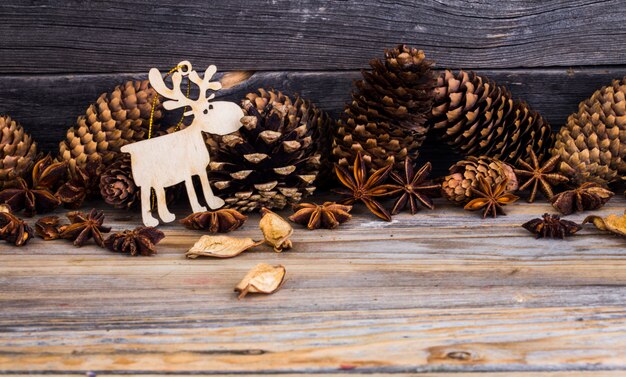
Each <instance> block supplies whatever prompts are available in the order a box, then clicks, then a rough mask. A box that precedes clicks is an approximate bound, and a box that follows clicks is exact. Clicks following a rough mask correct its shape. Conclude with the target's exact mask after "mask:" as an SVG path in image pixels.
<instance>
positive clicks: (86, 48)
mask: <svg viewBox="0 0 626 377" xmlns="http://www.w3.org/2000/svg"><path fill="white" fill-rule="evenodd" d="M0 14H2V15H3V22H2V23H0V35H1V36H2V38H1V39H0V73H78V72H80V73H111V72H128V71H131V72H144V71H147V70H148V69H149V68H150V67H153V66H157V67H160V68H165V67H169V66H172V65H173V64H176V63H177V62H178V61H179V60H180V59H181V58H188V59H190V60H192V61H193V62H194V64H197V65H198V66H207V65H208V64H217V66H218V67H220V68H221V69H228V70H230V69H254V70H348V69H360V68H362V67H364V66H365V65H366V64H367V62H368V61H369V59H370V58H371V57H374V56H379V55H380V54H381V53H382V50H383V49H384V48H389V47H393V46H394V45H396V44H398V43H407V44H410V45H414V46H416V47H419V48H422V49H424V50H425V51H427V53H428V55H429V56H430V57H431V58H433V59H435V60H436V61H438V62H439V64H440V65H441V66H442V67H472V68H514V67H545V66H561V67H568V66H579V65H614V64H623V63H624V61H625V60H626V53H625V52H624V51H626V49H624V46H623V45H622V43H624V42H622V38H619V36H620V35H622V34H624V32H625V31H626V25H624V22H623V20H624V19H625V18H626V5H625V4H624V2H623V1H621V0H601V1H599V0H549V1H546V0H513V1H485V0H475V1H471V2H467V1H463V0H443V1H437V0H427V1H385V2H381V1H375V0H366V1H354V2H345V1H332V0H297V1H293V0H272V1H267V0H230V1H227V2H223V1H207V2H201V3H198V2H197V1H193V0H185V1H172V0H159V1H158V2H155V1H153V0H132V1H120V2H115V3H114V4H112V3H111V2H110V1H89V2H85V1H80V0H71V1H58V0H43V1H42V0H37V1H35V0H26V1H3V2H2V4H1V5H0ZM181 40H182V42H181Z"/></svg>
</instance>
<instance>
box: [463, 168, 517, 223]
mask: <svg viewBox="0 0 626 377" xmlns="http://www.w3.org/2000/svg"><path fill="white" fill-rule="evenodd" d="M478 182H479V185H478V188H474V187H472V188H471V190H472V194H473V195H474V196H475V199H472V200H471V201H470V202H469V203H467V204H466V205H465V209H466V210H468V211H476V210H479V209H483V219H484V218H486V217H487V216H488V215H490V214H491V215H492V216H493V217H494V218H495V217H497V216H498V215H506V213H504V210H503V209H502V206H504V205H507V204H510V203H513V202H515V201H516V200H517V199H519V197H518V196H515V195H513V194H511V193H509V192H506V185H507V183H508V179H505V180H503V181H502V182H500V183H499V184H497V185H495V187H492V186H491V185H490V184H489V183H488V182H487V181H486V180H485V179H484V178H482V177H481V178H480V180H479V181H478Z"/></svg>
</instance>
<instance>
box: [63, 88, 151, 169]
mask: <svg viewBox="0 0 626 377" xmlns="http://www.w3.org/2000/svg"><path fill="white" fill-rule="evenodd" d="M155 95H156V91H155V90H154V89H152V88H151V87H150V86H149V82H148V80H145V81H128V82H126V83H125V84H124V85H119V86H117V87H116V88H115V89H114V90H113V91H112V92H111V93H103V94H102V95H101V96H100V97H99V98H98V100H97V101H96V103H95V104H92V105H91V106H89V108H88V109H87V111H86V113H85V115H82V116H80V117H78V120H77V121H76V125H75V126H74V127H72V128H70V129H69V130H68V131H67V135H66V139H65V140H64V141H62V142H61V143H60V144H59V151H60V152H59V159H60V160H61V161H68V162H69V164H70V169H74V168H75V166H81V167H84V165H85V164H86V163H87V160H95V159H97V158H98V156H100V157H101V158H102V161H103V162H104V163H105V164H108V163H110V162H111V161H112V159H113V158H115V155H116V154H117V153H118V152H119V151H120V148H121V147H122V146H124V145H125V144H128V143H133V142H135V141H139V140H143V139H145V138H146V137H147V135H148V123H149V120H150V112H151V109H152V102H153V99H154V96H155ZM161 117H162V113H161V106H160V102H159V101H158V100H157V106H156V108H155V112H154V119H155V121H157V120H160V119H161ZM155 132H156V130H155Z"/></svg>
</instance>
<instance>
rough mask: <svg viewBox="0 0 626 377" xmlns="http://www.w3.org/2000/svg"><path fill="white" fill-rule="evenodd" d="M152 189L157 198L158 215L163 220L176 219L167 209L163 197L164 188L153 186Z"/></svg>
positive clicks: (168, 221)
mask: <svg viewBox="0 0 626 377" xmlns="http://www.w3.org/2000/svg"><path fill="white" fill-rule="evenodd" d="M154 191H155V193H156V199H157V211H158V212H159V217H160V218H161V220H163V222H166V223H170V222H172V221H174V219H176V216H174V214H173V213H171V212H170V211H169V209H167V200H166V198H165V189H164V188H163V187H155V188H154Z"/></svg>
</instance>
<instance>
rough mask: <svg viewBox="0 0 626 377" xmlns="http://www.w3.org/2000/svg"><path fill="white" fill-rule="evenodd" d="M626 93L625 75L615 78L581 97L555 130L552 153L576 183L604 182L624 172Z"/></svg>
mask: <svg viewBox="0 0 626 377" xmlns="http://www.w3.org/2000/svg"><path fill="white" fill-rule="evenodd" d="M625 97H626V77H625V78H624V79H622V80H614V81H613V82H612V83H611V85H609V86H605V87H603V88H601V89H600V90H598V91H596V92H595V93H594V94H593V95H592V96H591V97H590V98H588V99H587V100H585V101H582V102H581V103H580V104H579V105H578V112H577V113H574V114H572V115H570V116H569V118H568V119H567V124H566V125H565V126H564V127H562V128H561V130H560V131H559V133H558V134H557V137H556V143H555V145H554V149H553V150H552V154H553V155H555V156H556V155H558V156H561V164H560V166H559V169H560V170H561V172H562V173H563V174H565V175H568V176H569V177H570V178H571V179H572V181H573V182H574V183H575V184H578V185H580V184H582V183H584V182H595V183H599V184H602V185H606V184H607V183H610V182H613V181H616V180H618V179H619V178H620V176H621V175H624V174H626V161H625V159H626V99H625Z"/></svg>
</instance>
